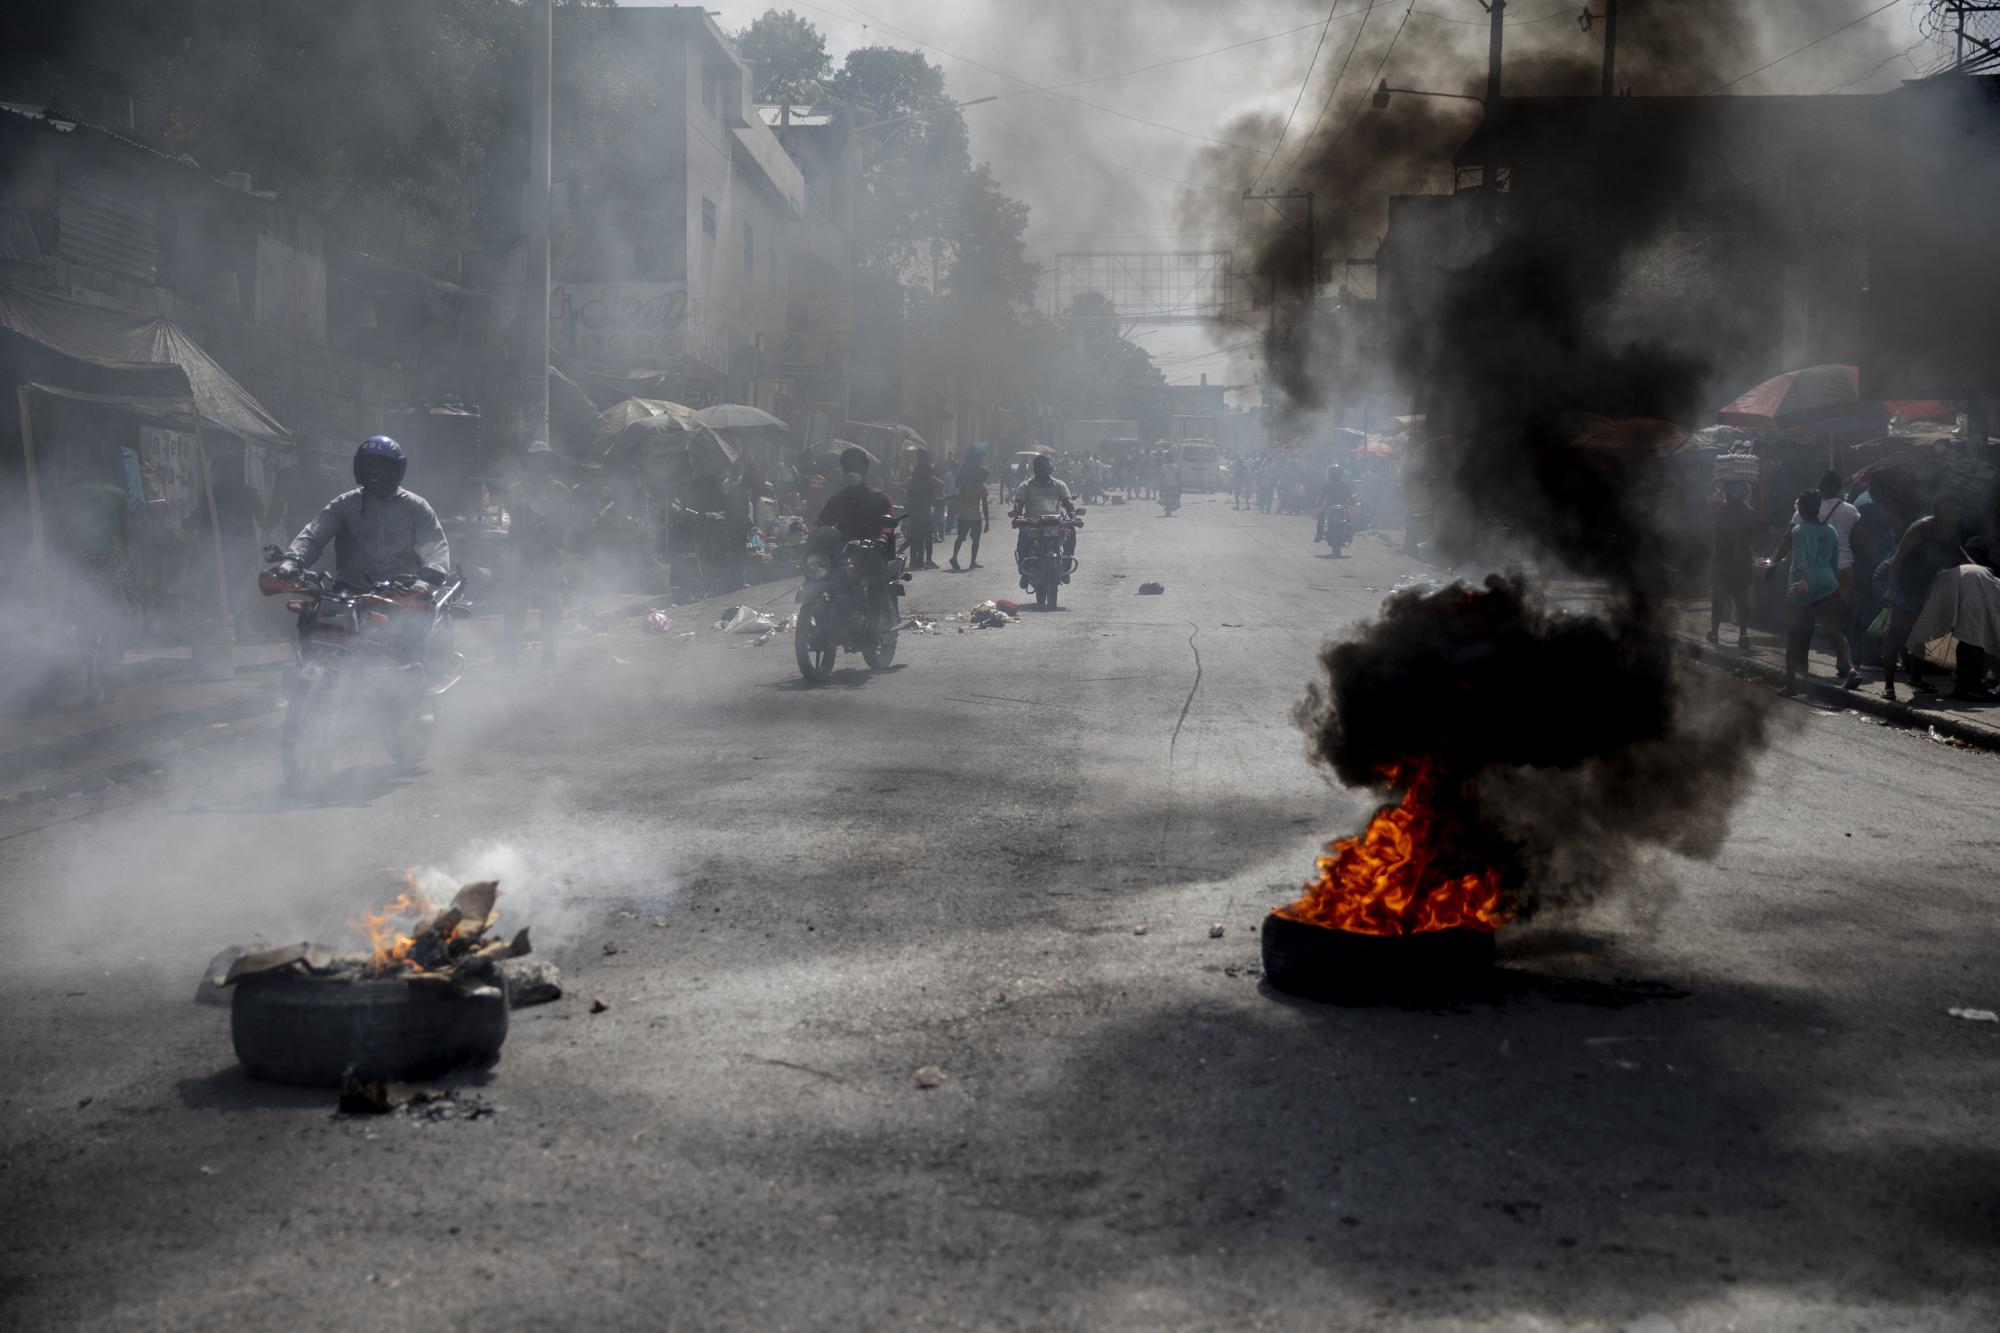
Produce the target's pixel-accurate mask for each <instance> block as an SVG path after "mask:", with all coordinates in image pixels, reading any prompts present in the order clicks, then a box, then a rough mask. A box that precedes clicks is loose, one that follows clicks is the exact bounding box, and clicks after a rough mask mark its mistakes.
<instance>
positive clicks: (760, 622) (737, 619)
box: [721, 606, 778, 634]
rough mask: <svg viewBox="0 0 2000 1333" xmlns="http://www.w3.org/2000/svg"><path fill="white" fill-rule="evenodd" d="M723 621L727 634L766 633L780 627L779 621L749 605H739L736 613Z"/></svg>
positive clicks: (724, 630)
mask: <svg viewBox="0 0 2000 1333" xmlns="http://www.w3.org/2000/svg"><path fill="white" fill-rule="evenodd" d="M721 623H722V629H723V632H724V633H725V634H764V633H767V632H769V631H771V630H774V629H776V628H778V622H777V621H775V620H773V619H771V617H769V616H767V615H765V614H764V613H763V612H762V611H753V610H751V609H750V608H749V607H747V606H739V607H737V608H736V613H735V614H734V615H732V616H730V617H729V619H727V620H725V621H723V622H721Z"/></svg>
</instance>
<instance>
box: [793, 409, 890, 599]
mask: <svg viewBox="0 0 2000 1333" xmlns="http://www.w3.org/2000/svg"><path fill="white" fill-rule="evenodd" d="M874 462H875V459H874V456H873V455H871V454H870V453H869V452H868V451H867V450H866V449H863V448H862V447H861V446H860V445H858V444H851V445H849V446H848V447H847V448H845V449H843V450H841V451H840V475H841V487H840V489H839V490H837V491H835V492H834V493H833V494H832V495H829V496H828V497H827V498H826V503H825V504H823V505H821V506H820V509H819V517H818V518H817V519H815V520H814V528H815V531H814V533H813V536H814V539H815V542H816V543H817V542H823V541H825V538H824V537H822V536H821V534H822V533H826V532H832V533H833V534H835V535H836V536H837V537H838V538H839V539H840V541H842V542H866V543H868V545H867V546H864V547H862V548H860V549H859V550H857V551H856V552H855V553H854V556H853V565H852V568H853V570H854V572H855V573H856V574H858V575H859V576H860V577H861V580H862V583H863V585H864V586H865V587H866V588H867V589H868V612H869V614H870V615H871V616H874V617H877V618H878V620H879V622H880V623H881V624H882V625H883V626H884V627H885V628H886V627H887V626H888V624H890V623H891V621H890V616H891V615H892V614H893V611H894V608H893V607H892V606H890V605H888V602H887V598H886V597H885V596H884V595H883V591H882V588H883V581H884V579H885V578H886V577H887V575H888V561H887V559H886V558H885V556H884V555H883V554H882V552H881V550H880V549H879V548H878V546H877V545H876V543H879V542H881V540H882V537H883V534H884V533H886V532H893V531H894V530H895V526H896V502H895V501H893V500H891V499H890V498H889V494H888V492H887V491H878V490H876V489H874V488H873V487H871V486H870V485H869V484H868V469H869V467H870V466H871V465H873V463H874ZM829 554H831V552H829Z"/></svg>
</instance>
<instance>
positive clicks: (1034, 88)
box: [797, 0, 1264, 154]
mask: <svg viewBox="0 0 2000 1333" xmlns="http://www.w3.org/2000/svg"><path fill="white" fill-rule="evenodd" d="M797 3H798V5H799V6H800V8H802V9H810V10H812V11H814V12H815V13H819V14H825V15H826V16H827V17H828V18H833V19H839V20H840V21H841V22H843V23H853V22H854V20H853V19H850V18H847V17H846V16H845V15H842V14H836V13H834V12H833V11H832V10H830V9H823V8H821V7H820V6H818V5H815V4H811V3H808V0H797ZM839 3H841V4H843V5H846V7H847V8H848V9H852V10H854V12H855V13H857V14H859V15H861V17H862V18H865V19H867V20H868V21H869V23H872V24H873V25H874V26H875V27H877V28H880V29H881V30H882V31H883V32H887V33H892V34H894V35H895V36H897V37H901V38H902V39H903V40H905V41H908V42H914V43H915V44H916V45H918V46H921V47H923V48H924V49H925V50H927V51H935V52H937V53H938V54H939V55H941V56H948V57H950V58H951V59H953V60H957V61H961V62H963V63H964V64H967V65H970V66H972V67H973V68H974V69H981V70H985V71H986V72H987V73H988V74H992V75H995V76H997V77H999V78H1002V79H1011V80H1012V81H1013V82H1015V83H1018V84H1021V85H1023V86H1024V88H1025V90H1026V91H1028V92H1037V93H1047V94H1049V96H1051V97H1060V98H1062V99H1063V100H1064V101H1066V102H1075V103H1076V104H1077V105H1078V106H1087V107H1089V108H1090V109H1091V110H1093V111H1102V112H1103V113H1104V114H1105V115H1107V116H1116V117H1118V118H1119V119H1120V120H1129V121H1131V122H1132V123H1134V124H1135V125H1145V126H1149V127H1150V128H1152V129H1156V130H1167V131H1169V132H1170V133H1173V134H1178V135H1181V136H1182V137H1184V138H1188V139H1194V140H1197V141H1199V142H1201V143H1212V144H1215V145H1216V146H1217V147H1221V148H1233V149H1235V150H1236V151H1237V152H1239V153H1257V154H1262V153H1263V151H1264V150H1263V149H1261V148H1253V147H1251V146H1250V145H1248V144H1240V143H1231V142H1230V141H1229V140H1227V139H1216V138H1212V137H1210V136H1209V135H1206V134H1198V133H1196V132H1195V131H1193V130H1188V129H1183V128H1181V127H1180V126H1179V125H1169V124H1167V123H1166V122H1164V121H1159V120H1148V119H1146V118H1145V117H1144V116H1135V115H1132V114H1130V113H1129V112H1125V111H1120V110H1118V109H1117V108H1116V107H1109V106H1105V105H1104V104H1102V103H1101V102H1092V101H1087V100H1085V99H1084V98H1081V97H1073V96H1071V95H1070V94H1069V93H1066V92H1061V91H1058V90H1056V89H1054V88H1047V87H1043V86H1042V85H1040V84H1037V83H1036V82H1035V81H1034V80H1032V79H1026V78H1023V77H1021V76H1020V75H1019V74H1010V73H1008V72H1007V71H1006V70H1004V69H996V68H994V67H993V66H992V65H988V64H986V63H984V62H983V61H979V60H975V59H973V58H972V57H971V56H967V55H960V54H959V53H958V52H956V51H948V50H946V49H945V48H944V47H942V46H938V45H936V44H935V43H933V42H927V41H925V40H924V39H923V38H921V37H918V36H917V35H916V34H915V33H912V32H910V31H909V30H907V29H904V28H898V27H896V26H894V25H893V24H890V23H887V22H884V21H883V20H882V19H879V18H877V17H876V16H875V15H873V14H870V13H869V12H868V11H867V10H865V9H861V8H859V7H857V6H855V5H850V4H847V0H839ZM862 26H864V27H865V26H867V25H865V24H864V25H862Z"/></svg>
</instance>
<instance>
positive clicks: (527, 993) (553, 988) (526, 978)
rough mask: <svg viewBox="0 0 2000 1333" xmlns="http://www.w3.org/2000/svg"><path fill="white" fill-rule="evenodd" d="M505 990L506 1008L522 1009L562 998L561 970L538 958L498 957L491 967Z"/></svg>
mask: <svg viewBox="0 0 2000 1333" xmlns="http://www.w3.org/2000/svg"><path fill="white" fill-rule="evenodd" d="M494 971H496V972H498V973H499V974H500V981H501V984H502V985H503V987H504V988H505V989H506V991H507V1007H508V1008H510V1009H525V1008H527V1007H528V1006H529V1005H533V1004H547V1003H549V1002H550V1001H551V1000H560V999H561V998H562V970H561V969H560V968H558V967H557V966H556V965H555V964H554V963H545V962H543V961H541V960H540V959H534V960H529V959H526V958H506V959H502V960H501V962H500V965H499V966H498V967H496V968H495V969H494Z"/></svg>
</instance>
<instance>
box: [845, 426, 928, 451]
mask: <svg viewBox="0 0 2000 1333" xmlns="http://www.w3.org/2000/svg"><path fill="white" fill-rule="evenodd" d="M850 424H851V425H854V426H859V427H861V428H862V429H864V430H879V431H882V432H883V433H884V434H888V435H898V436H901V437H902V442H903V443H904V444H906V445H910V444H914V445H915V446H917V447H918V448H919V449H928V448H929V447H930V446H929V445H928V444H927V443H926V442H925V440H924V437H923V436H921V435H919V434H917V433H916V432H915V431H914V430H911V429H910V428H909V427H908V426H905V425H904V424H903V423H902V422H900V421H856V422H852V423H850Z"/></svg>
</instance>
